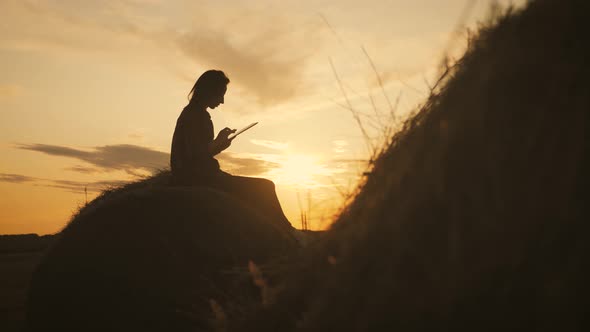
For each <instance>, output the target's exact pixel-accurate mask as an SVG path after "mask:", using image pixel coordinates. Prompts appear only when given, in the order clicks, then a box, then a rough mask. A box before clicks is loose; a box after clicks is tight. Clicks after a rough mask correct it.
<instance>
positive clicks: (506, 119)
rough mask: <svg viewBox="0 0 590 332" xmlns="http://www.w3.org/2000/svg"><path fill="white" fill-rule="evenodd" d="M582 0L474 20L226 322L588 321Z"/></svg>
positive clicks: (308, 325)
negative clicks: (410, 106)
mask: <svg viewBox="0 0 590 332" xmlns="http://www.w3.org/2000/svg"><path fill="white" fill-rule="evenodd" d="M589 7H590V5H589V4H588V3H587V2H582V1H575V0H569V1H559V2H557V1H550V0H538V1H532V2H531V3H530V4H529V5H528V6H527V7H526V8H525V9H523V10H512V9H509V10H508V11H507V12H505V13H502V14H501V15H495V16H492V17H491V18H490V20H488V21H487V22H485V24H483V25H482V26H481V28H480V30H479V32H478V33H477V34H475V35H473V36H472V39H470V41H469V42H470V43H469V48H468V50H467V51H466V53H465V55H464V56H463V57H462V58H461V59H459V60H458V61H457V62H456V63H455V64H452V65H450V64H449V65H447V66H443V70H442V75H441V79H440V80H439V81H438V82H435V83H434V84H433V85H432V89H431V95H430V96H429V98H428V99H427V100H426V102H425V103H424V105H423V106H422V107H421V108H420V110H419V111H418V112H417V113H416V114H415V116H413V117H412V118H411V119H410V120H409V121H407V122H406V123H405V124H404V126H403V129H402V130H401V131H400V132H398V133H396V134H395V135H393V136H392V138H391V139H390V140H389V141H388V143H387V145H386V146H385V148H384V149H383V150H381V151H380V152H379V153H378V154H377V157H376V158H375V161H374V164H373V168H372V169H371V172H370V174H368V176H367V178H366V180H365V182H364V184H363V185H362V187H361V188H360V190H359V191H358V194H357V195H356V196H355V199H354V201H353V202H352V203H351V204H350V205H349V206H348V207H347V208H346V210H345V211H344V212H343V213H342V214H341V215H340V217H339V218H338V220H337V222H336V223H335V224H334V226H333V227H332V229H331V230H330V231H329V232H328V233H327V234H326V236H325V239H324V240H323V241H321V242H320V243H318V244H317V245H316V246H312V247H310V248H308V249H307V251H306V252H305V253H304V254H303V255H302V256H301V257H299V259H297V260H295V261H293V262H292V265H291V267H290V268H289V269H288V270H287V271H286V272H285V274H284V275H283V276H282V286H281V289H282V290H283V291H282V292H281V293H280V294H278V295H277V298H276V301H275V303H274V305H272V306H265V307H261V306H258V307H257V306H256V305H253V306H252V307H251V308H250V312H249V314H244V315H240V316H234V317H233V319H232V322H231V324H230V329H234V330H243V331H251V330H256V331H293V330H313V331H334V330H346V331H350V330H358V331H400V330H401V331H418V330H470V331H472V330H496V331H497V330H560V331H564V330H569V331H583V330H586V328H587V324H588V321H587V318H586V313H585V312H586V308H587V307H588V306H587V305H588V300H587V299H588V297H587V296H586V295H587V292H586V290H587V287H586V283H587V280H588V277H590V276H589V275H588V270H587V269H585V267H586V262H587V261H588V258H589V257H588V253H589V252H590V248H589V243H590V242H589V241H588V234H590V226H588V223H587V222H586V220H587V219H588V215H589V213H588V208H587V206H588V203H590V202H589V197H588V194H587V188H588V185H589V184H590V183H589V182H590V181H589V174H588V170H589V169H590V167H588V166H589V165H588V161H589V158H588V155H589V151H588V142H587V133H588V130H589V129H590V123H589V122H590V118H589V114H588V113H589V112H590V93H589V91H590V83H589V81H588V77H589V74H590V67H588V65H587V59H588V58H590V47H589V46H590V45H589V42H588V38H587V36H586V35H585V33H584V32H583V31H585V28H586V27H587V20H586V19H585V15H586V14H587V13H588V12H590V8H589ZM445 63H446V62H445Z"/></svg>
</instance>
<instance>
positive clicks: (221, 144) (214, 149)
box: [209, 127, 236, 155]
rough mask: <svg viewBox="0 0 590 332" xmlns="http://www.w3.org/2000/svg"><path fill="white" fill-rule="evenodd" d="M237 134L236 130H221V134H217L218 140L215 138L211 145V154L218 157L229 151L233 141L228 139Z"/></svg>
mask: <svg viewBox="0 0 590 332" xmlns="http://www.w3.org/2000/svg"><path fill="white" fill-rule="evenodd" d="M235 132H236V130H235V129H230V128H227V127H225V128H223V129H221V131H219V134H217V138H215V139H214V140H213V142H211V144H210V145H209V151H211V154H212V155H216V154H218V153H219V152H221V151H223V150H225V149H227V148H228V147H229V146H230V145H231V140H230V139H229V138H228V137H229V135H231V134H233V133H235Z"/></svg>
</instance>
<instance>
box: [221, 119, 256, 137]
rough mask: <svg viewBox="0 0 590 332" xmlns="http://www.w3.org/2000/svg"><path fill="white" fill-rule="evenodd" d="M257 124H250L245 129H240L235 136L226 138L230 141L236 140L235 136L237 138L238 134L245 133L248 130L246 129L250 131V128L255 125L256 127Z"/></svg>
mask: <svg viewBox="0 0 590 332" xmlns="http://www.w3.org/2000/svg"><path fill="white" fill-rule="evenodd" d="M257 124H258V122H254V123H251V124H249V125H247V126H246V127H244V128H242V129H240V130H238V131H236V133H235V134H233V136H231V137H228V138H229V139H230V140H232V139H234V138H236V136H238V135H239V134H241V133H243V132H245V131H246V130H248V129H250V128H252V127H254V126H255V125H257Z"/></svg>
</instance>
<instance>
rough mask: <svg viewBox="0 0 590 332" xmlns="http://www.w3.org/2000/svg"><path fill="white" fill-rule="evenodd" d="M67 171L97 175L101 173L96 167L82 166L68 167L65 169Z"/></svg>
mask: <svg viewBox="0 0 590 332" xmlns="http://www.w3.org/2000/svg"><path fill="white" fill-rule="evenodd" d="M65 170H66V171H73V172H77V173H83V174H95V173H99V172H100V170H98V169H96V168H94V167H87V166H80V165H76V166H73V167H68V168H65Z"/></svg>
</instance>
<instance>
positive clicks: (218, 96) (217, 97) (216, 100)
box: [207, 86, 227, 109]
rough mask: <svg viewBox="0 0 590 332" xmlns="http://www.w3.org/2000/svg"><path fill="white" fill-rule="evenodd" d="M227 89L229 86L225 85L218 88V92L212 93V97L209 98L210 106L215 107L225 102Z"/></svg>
mask: <svg viewBox="0 0 590 332" xmlns="http://www.w3.org/2000/svg"><path fill="white" fill-rule="evenodd" d="M226 91H227V86H224V87H223V88H221V89H219V90H217V91H216V92H214V93H213V94H211V98H210V99H209V103H208V105H207V106H208V107H209V108H211V109H213V108H215V107H217V106H219V105H221V104H223V102H224V101H225V99H224V97H225V92H226Z"/></svg>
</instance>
